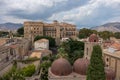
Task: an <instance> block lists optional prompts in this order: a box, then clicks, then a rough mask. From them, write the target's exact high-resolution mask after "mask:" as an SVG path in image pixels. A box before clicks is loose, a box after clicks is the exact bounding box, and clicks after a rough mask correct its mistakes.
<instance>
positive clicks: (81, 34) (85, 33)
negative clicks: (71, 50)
mask: <svg viewBox="0 0 120 80" xmlns="http://www.w3.org/2000/svg"><path fill="white" fill-rule="evenodd" d="M93 33H95V34H97V31H96V30H91V29H86V28H83V29H80V31H79V38H80V39H82V38H87V37H89V36H90V35H91V34H93Z"/></svg>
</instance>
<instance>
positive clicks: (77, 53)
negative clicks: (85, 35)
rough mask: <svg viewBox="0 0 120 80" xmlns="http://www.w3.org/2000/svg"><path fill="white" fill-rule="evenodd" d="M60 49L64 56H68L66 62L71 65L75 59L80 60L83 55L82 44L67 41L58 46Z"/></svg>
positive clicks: (71, 40) (75, 41)
mask: <svg viewBox="0 0 120 80" xmlns="http://www.w3.org/2000/svg"><path fill="white" fill-rule="evenodd" d="M60 48H63V51H62V52H61V53H63V54H64V55H66V54H67V55H66V56H68V60H69V61H70V63H71V64H73V62H74V61H75V60H76V59H77V58H82V57H83V55H84V42H81V41H77V40H73V39H69V40H68V41H66V42H63V43H62V44H61V45H60Z"/></svg>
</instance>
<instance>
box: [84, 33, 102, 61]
mask: <svg viewBox="0 0 120 80" xmlns="http://www.w3.org/2000/svg"><path fill="white" fill-rule="evenodd" d="M97 44H99V45H101V42H99V37H98V36H97V35H96V34H91V35H90V37H89V38H88V41H87V42H85V48H84V57H85V58H86V59H90V58H91V54H92V50H93V46H94V45H97Z"/></svg>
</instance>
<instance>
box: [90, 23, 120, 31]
mask: <svg viewBox="0 0 120 80" xmlns="http://www.w3.org/2000/svg"><path fill="white" fill-rule="evenodd" d="M91 29H92V30H97V31H112V32H120V22H112V23H106V24H104V25H101V26H97V27H92V28H91Z"/></svg>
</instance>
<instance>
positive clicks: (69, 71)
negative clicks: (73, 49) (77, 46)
mask: <svg viewBox="0 0 120 80" xmlns="http://www.w3.org/2000/svg"><path fill="white" fill-rule="evenodd" d="M89 64H90V61H89V60H88V59H85V58H78V59H77V60H76V61H75V62H74V64H73V66H71V64H70V63H69V62H68V60H66V59H64V58H59V59H57V60H55V61H54V62H53V63H52V65H51V67H50V68H49V70H48V80H86V76H87V75H86V74H87V69H88V66H89ZM105 74H106V80H115V72H114V71H113V70H112V69H110V68H105Z"/></svg>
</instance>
